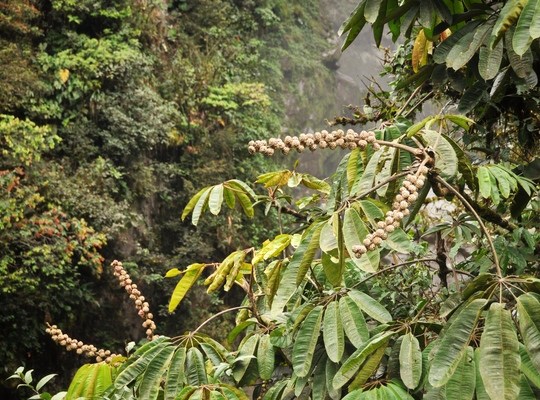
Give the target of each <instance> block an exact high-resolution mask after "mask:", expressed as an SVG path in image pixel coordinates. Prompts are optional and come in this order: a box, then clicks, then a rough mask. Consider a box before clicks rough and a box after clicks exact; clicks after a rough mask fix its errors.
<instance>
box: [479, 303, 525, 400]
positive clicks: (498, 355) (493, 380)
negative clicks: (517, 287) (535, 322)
mask: <svg viewBox="0 0 540 400" xmlns="http://www.w3.org/2000/svg"><path fill="white" fill-rule="evenodd" d="M520 363H521V359H520V356H519V342H518V338H517V333H516V331H515V327H514V323H513V321H512V316H511V314H510V311H508V310H505V309H504V305H503V304H500V303H493V304H491V307H490V308H489V311H488V313H487V317H486V322H485V326H484V332H483V333H482V337H481V339H480V374H481V376H482V381H483V383H484V387H485V389H486V392H487V394H488V395H489V396H490V397H491V398H494V399H496V398H502V399H516V398H517V396H518V394H519V378H520Z"/></svg>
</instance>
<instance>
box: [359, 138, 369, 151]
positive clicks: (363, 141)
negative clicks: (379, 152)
mask: <svg viewBox="0 0 540 400" xmlns="http://www.w3.org/2000/svg"><path fill="white" fill-rule="evenodd" d="M367 145H368V142H366V141H365V140H363V139H362V140H359V141H358V146H360V148H362V149H364V148H366V147H367Z"/></svg>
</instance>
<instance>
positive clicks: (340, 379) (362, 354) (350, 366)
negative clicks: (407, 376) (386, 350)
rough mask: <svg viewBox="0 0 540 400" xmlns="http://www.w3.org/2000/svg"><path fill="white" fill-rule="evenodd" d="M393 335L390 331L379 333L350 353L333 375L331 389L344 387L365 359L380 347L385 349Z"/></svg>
mask: <svg viewBox="0 0 540 400" xmlns="http://www.w3.org/2000/svg"><path fill="white" fill-rule="evenodd" d="M394 334H395V332H392V331H389V332H383V333H380V334H378V335H376V336H374V337H372V338H371V339H370V340H369V341H368V342H366V343H364V344H363V345H362V346H360V348H358V349H357V350H356V351H355V352H354V353H352V354H351V356H350V357H349V358H347V360H346V361H345V362H344V363H343V365H342V366H341V368H340V369H339V370H338V371H337V372H336V374H335V375H334V378H333V380H332V386H333V388H335V389H339V388H340V387H342V386H343V385H345V384H346V383H347V382H348V381H349V380H350V379H351V378H352V377H353V376H354V375H355V374H356V372H357V371H358V370H359V369H360V367H361V366H362V364H363V363H364V361H365V360H366V358H367V357H368V356H369V355H370V354H372V353H373V352H375V351H376V350H377V349H379V348H380V347H386V345H387V344H388V340H389V339H390V337H391V336H392V335H394Z"/></svg>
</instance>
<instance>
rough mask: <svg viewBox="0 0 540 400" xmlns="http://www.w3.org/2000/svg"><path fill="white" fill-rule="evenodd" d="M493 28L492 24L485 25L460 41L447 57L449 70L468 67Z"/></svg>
mask: <svg viewBox="0 0 540 400" xmlns="http://www.w3.org/2000/svg"><path fill="white" fill-rule="evenodd" d="M491 27H492V25H491V24H489V23H484V24H483V25H480V26H479V27H478V28H477V29H475V30H474V31H472V32H469V33H467V34H466V35H465V36H463V37H462V38H461V39H460V40H458V42H457V43H456V44H455V45H454V47H452V50H450V52H448V55H447V56H446V65H447V66H448V68H453V69H454V70H456V71H457V70H458V69H461V68H463V67H464V66H465V65H467V64H468V63H469V61H470V60H471V58H472V57H473V56H474V55H475V54H476V52H477V51H478V49H479V48H480V46H481V45H482V43H483V42H484V40H485V38H486V36H487V35H488V34H489V30H490V29H491Z"/></svg>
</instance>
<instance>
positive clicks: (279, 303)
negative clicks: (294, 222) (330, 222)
mask: <svg viewBox="0 0 540 400" xmlns="http://www.w3.org/2000/svg"><path fill="white" fill-rule="evenodd" d="M323 224H324V222H322V223H321V222H315V223H313V224H312V225H311V226H310V228H308V229H307V230H306V231H305V233H304V235H303V237H302V240H301V242H300V245H299V246H298V248H297V249H296V251H295V252H294V254H293V256H292V259H291V262H290V263H289V265H287V268H286V270H285V272H284V273H283V277H282V278H281V282H280V284H279V287H278V289H277V292H276V295H275V297H274V301H273V302H272V314H277V313H281V310H282V309H283V307H285V305H286V304H287V302H288V301H289V300H290V298H291V297H292V296H293V294H294V293H295V292H296V290H297V289H298V284H299V283H301V282H302V280H303V279H304V277H305V274H306V273H307V271H308V269H309V266H310V265H311V263H312V261H313V258H314V257H315V253H316V252H317V250H318V249H319V237H320V233H321V230H322V227H323Z"/></svg>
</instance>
